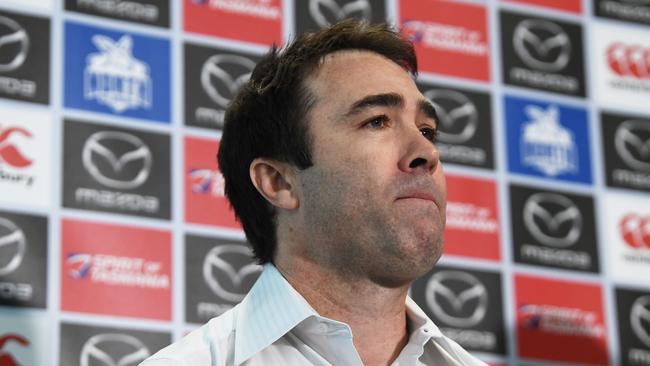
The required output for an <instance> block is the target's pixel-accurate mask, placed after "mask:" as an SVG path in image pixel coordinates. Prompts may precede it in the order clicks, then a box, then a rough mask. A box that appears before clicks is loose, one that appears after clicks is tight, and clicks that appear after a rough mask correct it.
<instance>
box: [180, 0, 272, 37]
mask: <svg viewBox="0 0 650 366" xmlns="http://www.w3.org/2000/svg"><path fill="white" fill-rule="evenodd" d="M183 3H184V5H185V6H184V9H183V10H184V15H185V17H184V28H185V30H186V31H190V32H197V33H203V34H207V35H211V36H217V37H222V38H228V39H235V40H239V41H246V42H253V43H260V44H265V45H271V44H272V43H281V41H282V19H283V14H282V2H281V1H280V0H246V1H241V0H184V1H183ZM215 24H219V26H218V27H215V26H214V25H215ZM261 29H263V30H264V31H262V32H260V30H261Z"/></svg>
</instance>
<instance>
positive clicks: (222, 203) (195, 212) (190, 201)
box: [185, 137, 241, 229]
mask: <svg viewBox="0 0 650 366" xmlns="http://www.w3.org/2000/svg"><path fill="white" fill-rule="evenodd" d="M218 149H219V143H218V141H216V140H207V139H202V138H198V137H186V138H185V220H186V221H187V222H190V223H193V224H203V225H212V226H220V227H226V228H231V229H240V228H241V225H240V224H239V222H238V221H237V220H236V219H235V215H234V213H233V212H232V209H231V208H230V203H229V202H228V199H226V196H225V194H224V179H223V175H221V172H219V168H218V166H217V162H216V159H215V158H214V156H215V155H216V153H217V150H218Z"/></svg>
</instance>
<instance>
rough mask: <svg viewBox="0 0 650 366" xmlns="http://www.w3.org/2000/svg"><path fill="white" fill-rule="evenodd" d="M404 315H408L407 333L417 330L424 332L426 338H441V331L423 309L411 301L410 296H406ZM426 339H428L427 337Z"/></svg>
mask: <svg viewBox="0 0 650 366" xmlns="http://www.w3.org/2000/svg"><path fill="white" fill-rule="evenodd" d="M406 316H407V317H408V320H409V323H410V325H411V326H410V327H409V333H411V334H414V332H416V331H419V332H423V333H426V334H427V335H428V337H427V338H442V337H443V335H442V332H440V329H438V327H437V326H436V325H435V324H434V323H433V321H432V320H431V319H429V317H428V316H427V315H426V314H425V313H424V311H423V310H422V309H421V308H420V307H419V306H418V304H416V303H415V301H413V299H411V298H410V297H408V296H407V297H406ZM427 340H428V339H427Z"/></svg>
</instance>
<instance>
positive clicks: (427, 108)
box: [418, 99, 438, 125]
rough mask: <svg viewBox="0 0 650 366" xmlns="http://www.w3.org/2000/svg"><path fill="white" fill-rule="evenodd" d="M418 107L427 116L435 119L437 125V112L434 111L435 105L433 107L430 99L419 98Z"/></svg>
mask: <svg viewBox="0 0 650 366" xmlns="http://www.w3.org/2000/svg"><path fill="white" fill-rule="evenodd" d="M418 109H419V110H420V111H422V113H424V114H425V115H426V116H427V117H429V118H431V119H432V120H434V121H436V125H438V112H436V107H434V106H433V104H432V103H431V102H430V101H428V100H426V99H422V100H420V101H419V102H418Z"/></svg>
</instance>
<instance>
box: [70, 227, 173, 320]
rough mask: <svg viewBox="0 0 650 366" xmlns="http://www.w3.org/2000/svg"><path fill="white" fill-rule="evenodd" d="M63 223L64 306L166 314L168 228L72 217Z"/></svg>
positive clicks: (130, 313)
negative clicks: (80, 219) (116, 223)
mask: <svg viewBox="0 0 650 366" xmlns="http://www.w3.org/2000/svg"><path fill="white" fill-rule="evenodd" d="M62 228H63V236H62V247H63V248H62V258H61V270H62V274H61V283H62V296H61V308H62V309H64V310H67V311H79V312H89V313H98V314H109V315H118V316H120V315H121V316H133V317H145V318H151V319H167V320H168V319H170V316H171V290H172V283H171V236H170V233H168V232H163V231H158V230H150V229H142V228H131V227H125V226H115V225H106V224H99V223H90V222H82V221H74V220H64V221H63V227H62ZM92 233H94V234H92ZM100 234H101V235H100ZM118 299H119V301H118Z"/></svg>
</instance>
